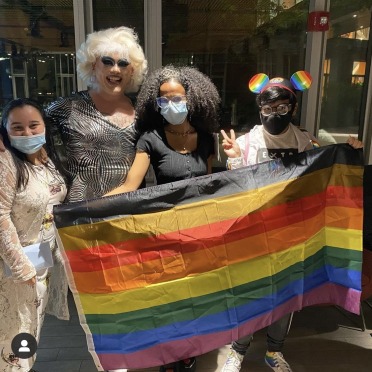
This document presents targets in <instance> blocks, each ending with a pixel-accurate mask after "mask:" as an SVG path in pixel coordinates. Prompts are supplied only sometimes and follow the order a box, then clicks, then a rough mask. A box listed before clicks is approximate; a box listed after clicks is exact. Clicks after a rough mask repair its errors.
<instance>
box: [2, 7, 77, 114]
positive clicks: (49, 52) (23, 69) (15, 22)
mask: <svg viewBox="0 0 372 372" xmlns="http://www.w3.org/2000/svg"><path fill="white" fill-rule="evenodd" d="M41 3H42V5H41ZM0 25H1V27H2V28H1V29H2V34H1V38H0V85H1V89H0V111H1V109H2V107H4V105H5V104H6V103H7V102H9V101H10V100H11V99H13V98H15V97H30V98H33V99H35V100H37V101H38V102H39V103H41V104H46V103H47V102H50V101H52V100H55V99H56V98H57V96H58V95H70V94H71V93H72V91H73V90H76V77H75V57H74V53H75V35H74V14H73V0H51V1H42V2H40V1H32V2H31V1H27V2H23V1H2V2H1V4H0ZM66 55H67V56H69V57H66ZM7 58H8V59H9V60H8V61H9V62H6V59H7ZM61 58H62V59H61ZM61 61H62V62H63V63H62V65H61V64H60V63H61ZM61 68H62V70H61ZM59 74H67V76H68V79H71V76H73V77H72V80H73V82H71V81H69V83H68V84H67V83H66V84H64V86H63V85H61V89H59V90H57V84H56V81H57V78H58V75H59ZM71 74H72V75H71Z"/></svg>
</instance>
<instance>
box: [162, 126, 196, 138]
mask: <svg viewBox="0 0 372 372" xmlns="http://www.w3.org/2000/svg"><path fill="white" fill-rule="evenodd" d="M164 130H165V131H166V132H168V133H171V134H175V135H176V136H181V137H186V136H188V135H189V134H193V133H195V129H193V128H192V129H189V130H187V131H186V132H177V131H175V130H172V129H165V128H164Z"/></svg>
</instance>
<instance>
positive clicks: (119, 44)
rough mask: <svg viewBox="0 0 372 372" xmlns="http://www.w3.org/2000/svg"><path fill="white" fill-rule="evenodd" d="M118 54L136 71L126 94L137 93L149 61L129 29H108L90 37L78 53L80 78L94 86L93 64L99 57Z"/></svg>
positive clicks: (134, 34) (132, 31) (94, 33)
mask: <svg viewBox="0 0 372 372" xmlns="http://www.w3.org/2000/svg"><path fill="white" fill-rule="evenodd" d="M113 53H118V54H119V58H125V59H127V60H128V61H129V62H130V63H131V65H132V67H133V70H134V73H133V77H132V79H131V81H130V83H129V85H128V86H127V88H126V91H125V93H133V92H137V91H138V89H139V87H140V85H141V84H142V82H143V79H144V77H145V75H146V73H147V60H146V58H145V55H144V53H143V50H142V47H141V46H140V45H139V43H138V36H137V34H136V33H135V32H134V30H133V29H131V28H128V27H124V26H122V27H116V28H108V29H105V30H101V31H96V32H93V33H91V34H89V35H88V37H87V40H86V41H85V42H84V43H82V44H81V46H80V48H79V50H78V51H77V53H76V58H77V61H78V63H77V72H78V74H79V76H80V78H81V79H82V80H83V81H84V82H86V83H87V85H90V86H91V85H92V84H91V81H92V76H93V64H94V63H95V61H96V59H97V57H102V56H104V55H111V54H113Z"/></svg>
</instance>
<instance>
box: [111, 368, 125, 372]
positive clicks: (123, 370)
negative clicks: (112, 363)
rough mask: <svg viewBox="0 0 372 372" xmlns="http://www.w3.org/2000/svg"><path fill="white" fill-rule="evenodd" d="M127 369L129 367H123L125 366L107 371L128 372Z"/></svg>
mask: <svg viewBox="0 0 372 372" xmlns="http://www.w3.org/2000/svg"><path fill="white" fill-rule="evenodd" d="M127 371H128V370H127V369H123V368H120V369H109V370H107V372H127Z"/></svg>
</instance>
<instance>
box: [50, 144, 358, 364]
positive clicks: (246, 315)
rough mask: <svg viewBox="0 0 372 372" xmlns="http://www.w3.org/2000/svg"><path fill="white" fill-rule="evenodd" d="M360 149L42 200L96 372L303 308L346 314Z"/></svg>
mask: <svg viewBox="0 0 372 372" xmlns="http://www.w3.org/2000/svg"><path fill="white" fill-rule="evenodd" d="M362 183H363V160H362V152H361V151H360V150H359V151H358V150H354V149H352V148H351V147H350V146H348V145H332V146H327V147H323V148H319V149H315V150H311V151H308V152H305V153H301V154H299V155H298V156H293V157H289V158H288V159H283V160H273V161H270V162H266V163H262V164H259V165H255V166H250V167H245V168H241V169H238V170H234V171H226V172H220V173H214V174H212V175H208V176H203V177H198V178H194V179H190V180H185V181H179V182H174V183H169V184H166V185H160V186H155V187H151V188H147V189H142V190H138V191H135V192H131V193H126V194H122V195H117V196H115V197H110V198H101V199H95V200H89V201H86V202H82V203H71V204H66V205H61V206H58V207H56V208H55V212H54V213H55V224H56V227H57V229H58V235H59V240H60V243H62V244H63V247H64V254H65V258H67V260H68V261H67V262H66V267H67V271H68V275H69V281H70V286H71V289H72V291H73V294H74V298H75V302H76V304H77V308H78V312H79V316H80V321H81V324H82V326H83V328H84V330H85V332H86V334H87V339H88V344H89V350H90V352H91V353H92V355H93V358H94V360H95V362H96V365H97V368H98V370H102V369H116V368H120V367H121V368H146V367H154V366H158V365H162V364H164V363H169V362H172V361H177V360H181V359H184V358H186V357H190V356H196V355H200V354H203V353H206V352H208V351H211V350H213V349H215V348H219V347H221V346H223V345H225V344H228V343H230V342H231V341H233V340H235V339H238V338H239V337H242V336H245V335H247V334H249V333H251V332H254V331H256V330H259V329H261V328H263V327H265V326H267V325H269V324H271V323H272V322H273V321H275V320H277V319H278V318H280V317H282V316H283V315H284V314H287V313H289V312H292V311H296V310H300V309H302V308H303V307H305V306H309V305H314V304H321V303H332V304H337V305H339V306H342V307H343V308H345V309H346V310H349V311H351V312H354V313H358V312H359V303H360V301H359V300H360V293H361V260H362V217H363V214H362V204H363V203H362V199H363V195H362V194H363V191H362V189H363V187H362Z"/></svg>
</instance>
